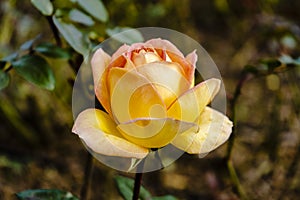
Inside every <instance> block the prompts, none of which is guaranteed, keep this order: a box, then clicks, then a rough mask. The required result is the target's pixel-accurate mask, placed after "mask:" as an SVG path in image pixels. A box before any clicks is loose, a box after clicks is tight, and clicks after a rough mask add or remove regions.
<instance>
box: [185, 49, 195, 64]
mask: <svg viewBox="0 0 300 200" xmlns="http://www.w3.org/2000/svg"><path fill="white" fill-rule="evenodd" d="M185 59H186V60H187V61H188V62H189V63H191V64H192V65H193V66H194V67H196V62H197V60H198V55H197V54H196V50H194V51H193V52H192V53H190V54H188V55H187V56H186V57H185Z"/></svg>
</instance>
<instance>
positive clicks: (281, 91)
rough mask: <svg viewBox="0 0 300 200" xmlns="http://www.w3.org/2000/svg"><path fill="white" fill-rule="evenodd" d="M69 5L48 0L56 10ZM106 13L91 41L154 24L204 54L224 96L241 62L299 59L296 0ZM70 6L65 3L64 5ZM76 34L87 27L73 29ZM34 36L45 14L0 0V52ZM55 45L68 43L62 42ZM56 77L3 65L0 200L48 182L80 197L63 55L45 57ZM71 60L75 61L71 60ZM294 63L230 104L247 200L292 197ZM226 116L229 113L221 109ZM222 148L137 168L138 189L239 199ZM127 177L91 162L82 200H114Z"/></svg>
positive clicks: (137, 1)
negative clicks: (32, 79)
mask: <svg viewBox="0 0 300 200" xmlns="http://www.w3.org/2000/svg"><path fill="white" fill-rule="evenodd" d="M72 2H74V1H63V0H54V1H53V3H54V4H55V6H57V7H59V8H64V7H68V6H70V5H71V4H72ZM103 3H104V5H105V7H106V9H107V12H108V16H109V19H108V21H107V22H105V23H98V24H97V25H96V26H95V27H96V28H95V30H97V31H96V32H97V34H96V35H95V33H93V34H90V35H91V37H93V39H94V40H95V41H98V42H101V41H102V40H104V39H105V38H108V37H109V35H108V34H107V33H106V32H105V29H107V28H114V27H116V26H118V27H125V26H126V27H133V28H135V27H147V26H155V27H164V28H170V29H174V30H177V31H179V32H182V33H185V34H187V35H189V36H190V37H192V38H193V39H195V40H196V41H198V42H199V43H200V44H201V45H202V46H203V47H204V48H205V49H206V50H207V52H208V53H209V54H210V55H211V57H212V58H213V60H214V61H215V63H216V64H217V66H218V67H219V70H220V73H221V75H222V77H223V81H224V83H225V87H226V91H227V95H228V99H229V101H230V99H231V98H232V97H233V96H234V92H235V89H236V86H237V84H238V83H239V80H241V78H242V75H241V72H242V70H243V68H244V67H245V66H246V65H249V64H250V65H257V63H259V61H260V60H261V59H267V58H268V59H269V58H270V59H273V58H278V57H280V56H282V55H283V54H285V55H290V56H292V57H294V58H297V57H299V49H300V48H299V41H300V28H299V25H300V24H299V22H300V12H299V9H300V1H299V0H289V1H286V0H203V1H197V0H181V1H174V0H161V1H158V0H150V1H149V0H148V1H146V0H103ZM72 5H73V4H72ZM78 26H79V27H80V28H81V29H82V30H85V31H86V32H88V31H90V29H88V28H85V27H84V26H82V25H78ZM38 34H41V38H42V39H41V40H42V41H48V42H53V43H54V37H53V34H52V30H51V29H50V27H49V25H48V22H47V19H46V18H45V17H44V16H43V15H42V14H41V13H40V12H39V11H38V10H37V9H36V8H35V7H34V6H33V5H32V4H31V3H30V1H29V0H26V1H17V0H1V1H0V58H1V57H5V56H7V55H9V54H10V53H12V52H14V51H16V50H18V49H19V48H20V45H21V44H22V43H24V42H26V41H27V40H29V39H31V38H34V37H35V36H36V35H38ZM63 46H68V45H67V43H65V42H64V43H63ZM47 61H48V62H49V63H50V65H51V66H52V70H53V71H54V74H55V77H56V86H55V89H54V90H53V91H48V90H45V89H42V88H39V87H37V86H35V85H33V84H31V83H29V82H27V81H25V80H24V79H23V78H22V77H20V76H19V75H18V74H16V72H15V71H14V70H11V71H10V72H9V73H10V77H11V81H10V83H9V86H8V87H6V88H5V89H3V90H1V91H0V199H4V200H6V199H15V196H14V194H15V193H17V192H20V191H23V190H26V189H36V188H57V189H63V190H66V191H70V192H72V193H73V194H75V195H76V196H80V194H81V191H82V184H83V183H85V177H86V175H85V168H86V163H87V161H88V160H89V159H88V158H89V156H88V153H87V151H86V149H85V148H84V146H83V145H82V143H81V141H80V140H79V138H78V137H77V136H76V135H74V134H72V133H71V128H72V125H73V117H72V108H71V101H72V99H71V95H72V86H73V85H72V80H74V78H75V77H76V70H74V69H72V67H70V63H68V61H67V60H63V59H47ZM78 62H80V59H78ZM299 81H300V69H299V67H294V68H292V69H291V70H284V72H282V73H275V74H268V75H263V76H259V77H255V78H252V79H250V80H247V81H246V82H244V83H243V87H242V89H241V94H240V96H239V98H238V100H237V102H236V113H235V120H236V124H235V129H236V134H235V140H234V143H233V148H232V163H233V165H234V167H235V169H236V172H237V177H238V179H239V183H240V184H238V185H239V186H240V187H242V190H243V191H244V194H245V197H247V198H248V199H265V200H269V199H270V200H271V199H286V200H288V199H298V198H299V196H300V178H299V177H300V162H299V160H300V145H299V139H300V138H299V136H300V120H299V111H300V88H299ZM228 115H229V116H231V115H232V109H231V108H230V106H229V107H228ZM227 146H228V144H225V145H223V146H222V147H221V148H219V149H218V150H216V151H214V152H212V153H210V154H209V155H208V156H206V157H205V158H202V159H199V158H198V157H197V156H190V155H183V156H182V157H181V158H180V159H179V160H177V161H176V162H175V163H174V164H173V165H171V166H170V167H168V168H166V169H163V170H161V171H157V172H152V173H147V174H145V175H144V177H143V185H144V186H145V187H146V188H147V189H149V190H150V191H151V193H152V194H154V195H155V196H159V195H166V194H172V195H173V196H176V197H178V199H186V200H196V199H199V200H200V199H205V200H209V199H224V200H227V199H240V198H241V195H240V193H239V189H238V188H237V187H236V183H235V182H234V180H235V179H234V180H233V179H232V177H231V176H230V173H229V171H228V169H227V166H226V162H224V158H225V157H226V151H227ZM120 174H122V175H125V176H128V177H133V175H132V174H126V173H121V172H118V171H115V170H113V169H110V168H108V167H106V166H104V165H102V164H101V163H99V162H97V161H93V167H92V170H91V174H90V180H89V183H90V184H89V187H88V190H87V191H88V194H87V196H88V199H92V200H94V199H122V198H121V196H120V195H119V193H118V191H117V188H116V186H115V182H114V179H113V178H114V177H115V176H116V175H120Z"/></svg>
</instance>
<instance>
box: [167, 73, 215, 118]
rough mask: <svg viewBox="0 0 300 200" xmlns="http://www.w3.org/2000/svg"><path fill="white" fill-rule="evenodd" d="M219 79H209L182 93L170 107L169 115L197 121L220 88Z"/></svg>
mask: <svg viewBox="0 0 300 200" xmlns="http://www.w3.org/2000/svg"><path fill="white" fill-rule="evenodd" d="M220 83H221V81H220V80H219V79H215V78H212V79H208V80H206V81H204V82H201V83H200V84H198V85H197V86H195V87H193V88H192V89H190V90H188V91H187V92H185V93H184V94H182V95H181V96H180V97H179V98H178V99H177V100H176V101H175V102H174V103H173V104H172V105H171V106H170V107H169V108H168V117H172V118H175V119H178V120H182V121H187V122H195V120H196V119H197V118H198V117H199V115H200V114H201V112H202V110H203V109H204V108H205V106H206V105H207V104H208V103H209V102H210V101H211V100H212V99H213V98H214V97H215V95H216V94H217V93H218V91H219V89H220Z"/></svg>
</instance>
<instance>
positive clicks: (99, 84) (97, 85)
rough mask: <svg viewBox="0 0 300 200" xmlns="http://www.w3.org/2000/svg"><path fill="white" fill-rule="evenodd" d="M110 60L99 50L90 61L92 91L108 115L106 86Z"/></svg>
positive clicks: (108, 106)
mask: <svg viewBox="0 0 300 200" xmlns="http://www.w3.org/2000/svg"><path fill="white" fill-rule="evenodd" d="M110 60H111V58H110V56H109V55H108V54H106V53H105V52H104V51H103V50H102V49H101V48H100V49H98V50H97V51H96V52H95V53H94V55H93V57H92V60H91V65H92V71H93V78H94V90H95V93H96V96H97V98H98V99H99V101H100V103H101V104H102V106H103V107H104V108H105V110H106V111H107V112H109V113H110V105H109V95H108V90H107V86H106V76H107V69H108V68H107V67H108V65H109V62H110Z"/></svg>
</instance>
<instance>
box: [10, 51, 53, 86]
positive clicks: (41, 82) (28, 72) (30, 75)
mask: <svg viewBox="0 0 300 200" xmlns="http://www.w3.org/2000/svg"><path fill="white" fill-rule="evenodd" d="M12 66H13V67H14V69H15V70H16V71H17V72H18V74H20V75H21V76H22V77H24V78H25V79H26V80H27V81H29V82H31V83H34V84H36V85H38V86H40V87H42V88H45V89H48V90H53V89H54V87H55V78H54V74H53V72H52V70H51V68H50V66H49V64H48V63H47V61H46V60H45V59H44V58H42V57H40V56H37V55H25V56H23V57H21V58H20V59H19V60H17V61H14V62H12Z"/></svg>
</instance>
